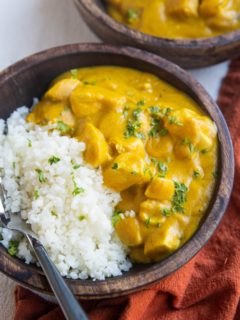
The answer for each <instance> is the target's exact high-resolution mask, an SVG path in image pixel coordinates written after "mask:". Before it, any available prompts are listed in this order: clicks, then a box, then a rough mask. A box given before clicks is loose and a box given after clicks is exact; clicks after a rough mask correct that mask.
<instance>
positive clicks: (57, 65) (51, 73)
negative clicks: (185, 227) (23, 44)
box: [0, 44, 234, 299]
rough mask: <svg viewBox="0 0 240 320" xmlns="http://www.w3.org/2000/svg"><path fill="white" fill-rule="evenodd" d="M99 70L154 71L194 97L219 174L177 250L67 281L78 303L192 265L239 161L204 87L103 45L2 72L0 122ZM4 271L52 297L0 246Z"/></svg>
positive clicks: (35, 273) (166, 65) (145, 56)
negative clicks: (119, 271)
mask: <svg viewBox="0 0 240 320" xmlns="http://www.w3.org/2000/svg"><path fill="white" fill-rule="evenodd" d="M93 65H95V66H97V65H116V66H125V67H132V68H136V69H139V70H142V71H145V72H150V73H152V74H154V75H156V76H158V77H159V78H161V79H163V80H165V81H167V82H168V83H170V84H172V85H174V86H175V87H177V88H178V89H180V90H182V91H183V92H185V93H187V94H188V95H189V96H191V97H192V98H193V99H194V100H195V101H196V102H197V103H198V104H199V105H200V107H201V108H202V109H203V110H204V111H205V112H206V113H207V114H208V115H209V116H210V117H211V118H212V119H213V120H214V121H215V123H216V125H217V127H218V138H219V154H218V159H219V162H218V170H219V175H218V178H217V182H216V188H215V192H214V194H213V197H212V200H211V203H210V205H209V207H208V209H207V212H206V215H205V217H204V219H203V221H202V224H201V226H200V228H199V229H198V230H197V232H196V233H195V234H194V235H193V237H192V238H191V239H190V240H189V241H188V242H187V243H186V244H185V245H184V246H183V247H182V248H180V249H179V250H178V251H176V252H175V253H173V254H172V255H171V256H169V257H168V258H166V259H165V260H163V261H161V262H158V263H153V264H147V265H134V266H133V268H132V269H131V270H130V271H129V272H126V273H124V274H123V275H122V276H119V277H115V278H109V279H106V280H105V281H92V280H67V282H68V284H69V285H70V286H71V287H72V290H73V292H74V293H75V294H76V295H77V296H78V297H79V298H85V299H96V298H110V297H117V296H121V295H126V294H129V293H131V292H134V291H137V290H140V289H143V288H145V287H146V286H149V285H150V284H153V283H155V282H157V281H159V280H161V279H162V278H164V277H166V276H167V275H169V274H170V273H172V272H174V271H175V270H177V269H178V268H180V267H181V266H182V265H184V264H185V263H187V262H188V261H189V260H190V259H191V258H192V257H193V256H194V255H195V254H196V253H197V252H198V251H199V250H200V249H201V248H202V247H203V246H204V245H205V243H206V242H207V241H208V240H209V238H210V237H211V235H212V234H213V232H214V230H215V229H216V227H217V225H218V224H219V222H220V220H221V218H222V216H223V214H224V212H225V210H226V206H227V204H228V200H229V197H230V193H231V189H232V183H233V176H234V158H233V148H232V143H231V138H230V135H229V131H228V128H227V125H226V123H225V120H224V118H223V116H222V114H221V111H220V110H219V108H218V107H217V105H216V104H215V103H214V102H213V100H212V99H211V98H210V96H209V95H208V94H207V92H206V91H205V90H204V89H203V87H202V86H201V85H200V84H199V83H197V82H196V81H195V80H194V79H193V78H191V76H190V75H189V74H187V73H186V72H185V71H184V70H182V69H181V68H179V67H178V66H176V65H174V64H172V63H171V62H168V61H166V60H164V59H162V58H159V57H158V56H156V55H153V54H151V53H147V52H144V51H141V50H139V49H133V48H129V47H114V46H108V45H101V44H100V45H99V44H75V45H67V46H63V47H58V48H53V49H50V50H47V51H44V52H41V53H38V54H35V55H32V56H30V57H28V58H26V59H24V60H22V61H20V62H18V63H16V64H14V65H13V66H11V67H9V68H8V69H6V70H5V71H3V72H1V73H0V88H1V95H0V106H1V107H0V118H5V119H6V118H8V117H9V116H10V114H11V112H13V111H14V110H15V109H16V108H17V107H20V106H22V105H26V106H31V104H32V101H33V97H40V96H41V95H42V94H43V93H44V91H45V90H46V89H47V88H48V86H49V84H50V82H51V81H52V80H53V79H54V78H55V77H56V76H57V75H59V74H61V73H62V72H65V71H67V70H69V69H73V68H79V67H86V66H93ZM0 270H1V271H2V272H3V273H5V274H6V275H7V276H9V277H11V278H12V279H14V280H15V281H17V282H19V283H21V284H22V285H23V286H25V287H27V288H30V289H32V290H34V291H37V292H39V293H46V294H51V289H50V287H49V285H48V283H47V280H46V278H45V276H44V275H43V273H42V272H41V269H40V268H38V267H36V266H34V265H26V264H25V263H24V262H22V261H21V260H19V259H18V258H15V257H11V256H10V255H9V254H8V253H7V251H6V250H5V248H3V247H2V246H0Z"/></svg>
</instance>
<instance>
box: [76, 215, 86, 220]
mask: <svg viewBox="0 0 240 320" xmlns="http://www.w3.org/2000/svg"><path fill="white" fill-rule="evenodd" d="M85 219H86V217H85V216H79V217H78V220H79V221H83V220H85Z"/></svg>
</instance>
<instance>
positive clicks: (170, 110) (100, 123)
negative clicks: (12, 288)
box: [27, 66, 217, 263]
mask: <svg viewBox="0 0 240 320" xmlns="http://www.w3.org/2000/svg"><path fill="white" fill-rule="evenodd" d="M27 120H28V121H32V122H35V123H36V124H40V125H49V124H53V123H59V121H61V125H62V127H64V128H65V130H63V133H64V134H67V135H71V136H73V137H75V138H76V139H77V140H79V141H82V142H85V144H86V150H85V152H84V157H85V160H86V162H87V163H89V164H90V165H91V166H93V167H94V168H97V167H101V169H102V173H103V178H104V183H105V185H106V186H107V187H108V188H110V189H112V190H114V191H117V192H120V194H121V198H122V200H121V201H120V203H119V204H118V205H117V207H116V208H115V212H114V214H113V217H112V221H113V224H114V227H115V230H116V233H117V235H118V237H119V238H120V240H121V241H122V242H123V243H124V244H125V245H126V246H127V247H128V248H129V255H130V257H131V260H132V261H133V262H137V263H147V262H153V261H158V260H161V259H163V258H164V257H166V256H167V255H169V254H170V253H172V252H174V251H175V250H177V249H178V248H179V247H180V246H181V245H182V244H183V243H185V242H186V241H187V240H188V239H189V238H190V237H191V236H192V234H193V233H194V232H195V231H196V229H197V228H198V225H199V223H200V221H201V219H202V217H203V216H204V214H205V211H206V208H207V207H208V205H209V201H210V199H211V197H212V193H213V190H214V185H215V179H216V167H217V128H216V126H215V124H214V122H213V121H212V120H211V119H210V118H209V117H208V116H206V115H204V114H203V112H202V111H201V110H200V107H199V106H198V104H197V103H196V102H194V101H193V100H192V99H191V98H190V97H188V96H187V95H186V94H185V93H184V92H181V91H180V90H177V89H176V88H174V87H173V86H171V85H169V84H167V83H166V82H164V81H162V80H160V79H159V78H157V77H155V76H153V75H151V74H149V73H144V72H140V71H137V70H134V69H130V68H121V67H116V66H104V67H91V68H84V69H74V70H71V71H70V72H67V73H65V74H63V75H61V76H60V77H58V78H57V79H56V80H54V82H53V84H52V86H51V87H50V88H49V89H48V91H47V92H46V93H45V94H44V95H43V97H42V99H41V100H40V102H39V103H38V104H37V105H36V106H35V107H34V109H33V110H32V112H31V113H30V114H29V115H28V117H27ZM95 214H96V215H97V214H98V213H97V212H95Z"/></svg>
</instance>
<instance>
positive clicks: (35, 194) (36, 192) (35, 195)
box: [34, 190, 39, 200]
mask: <svg viewBox="0 0 240 320" xmlns="http://www.w3.org/2000/svg"><path fill="white" fill-rule="evenodd" d="M38 198H39V190H35V191H34V199H35V200H37V199H38Z"/></svg>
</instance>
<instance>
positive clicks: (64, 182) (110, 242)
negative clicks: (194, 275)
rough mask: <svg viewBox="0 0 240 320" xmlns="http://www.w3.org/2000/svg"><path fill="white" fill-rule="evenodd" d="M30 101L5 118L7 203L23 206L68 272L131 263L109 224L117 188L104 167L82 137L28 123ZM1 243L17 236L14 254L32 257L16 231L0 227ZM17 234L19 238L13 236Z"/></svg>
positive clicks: (108, 271) (0, 161)
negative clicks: (107, 182) (92, 160)
mask: <svg viewBox="0 0 240 320" xmlns="http://www.w3.org/2000/svg"><path fill="white" fill-rule="evenodd" d="M27 113H28V109H27V108H25V107H22V108H19V109H18V110H17V111H15V112H14V113H13V114H12V115H11V117H10V118H9V119H8V121H7V128H8V132H7V135H4V133H3V132H4V127H5V123H4V121H3V120H0V168H1V170H3V172H4V178H3V184H4V187H5V189H6V191H7V195H8V198H7V202H6V209H7V210H10V211H11V212H13V213H17V212H21V215H22V218H23V219H26V221H27V222H28V223H29V224H30V225H31V228H32V230H33V231H34V232H35V233H36V235H37V236H38V238H39V239H40V241H41V242H42V244H43V246H44V247H45V248H46V250H47V252H48V253H49V255H50V257H51V259H52V260H53V262H54V263H55V264H56V266H57V268H58V269H59V271H60V272H61V274H62V275H63V276H67V277H70V278H73V279H77V278H80V279H86V278H89V277H90V278H92V279H99V280H102V279H105V277H110V276H118V275H121V273H122V271H127V270H129V269H130V267H131V263H130V262H129V260H128V259H127V252H126V248H125V247H124V246H123V245H122V243H121V242H120V240H119V239H118V238H117V236H116V235H115V232H114V228H113V226H112V215H113V211H114V207H115V206H116V204H117V203H118V202H119V201H120V195H119V193H117V192H114V191H112V190H110V189H108V188H106V187H105V186H104V185H103V178H102V174H101V170H100V169H98V170H97V169H93V168H92V167H90V166H89V165H87V164H86V163H85V162H84V160H83V156H82V153H83V151H84V148H85V145H84V143H81V142H78V141H77V140H76V139H74V138H69V137H67V136H61V135H60V134H59V132H58V131H57V130H53V131H51V132H49V129H53V126H46V127H40V126H37V125H34V124H32V123H27V122H26V121H25V117H26V115H27ZM0 235H1V238H0V240H1V239H2V240H1V241H0V243H1V244H2V245H4V246H5V247H6V248H9V245H10V244H11V243H13V242H14V243H19V245H18V248H17V250H16V255H17V256H18V257H19V258H21V259H24V260H25V262H26V263H31V262H35V260H34V257H33V256H32V255H31V252H30V251H29V249H28V245H27V242H26V240H25V239H24V238H22V237H21V236H20V235H19V234H18V233H15V232H12V231H9V230H7V229H4V228H0ZM15 240H16V241H15Z"/></svg>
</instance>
